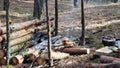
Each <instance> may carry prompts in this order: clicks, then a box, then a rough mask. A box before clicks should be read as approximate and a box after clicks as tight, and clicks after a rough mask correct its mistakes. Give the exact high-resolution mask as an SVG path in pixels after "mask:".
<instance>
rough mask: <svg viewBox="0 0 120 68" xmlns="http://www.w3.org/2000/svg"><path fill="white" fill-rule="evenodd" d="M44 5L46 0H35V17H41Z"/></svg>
mask: <svg viewBox="0 0 120 68" xmlns="http://www.w3.org/2000/svg"><path fill="white" fill-rule="evenodd" d="M43 6H44V0H34V12H33V17H37V18H38V19H40V17H41V14H42V9H43Z"/></svg>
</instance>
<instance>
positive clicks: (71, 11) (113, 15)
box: [0, 0, 120, 68]
mask: <svg viewBox="0 0 120 68" xmlns="http://www.w3.org/2000/svg"><path fill="white" fill-rule="evenodd" d="M2 7H3V0H0V11H2ZM49 11H50V12H49V15H50V16H54V1H53V0H51V1H50V0H49ZM80 12H81V10H80V6H79V8H74V7H73V5H72V3H71V2H68V1H65V0H60V1H59V34H60V35H62V36H67V37H69V38H70V39H73V38H78V37H80V36H81V22H80V19H81V13H80ZM43 13H44V14H43V17H45V12H43ZM32 14H33V0H11V1H10V19H11V20H12V22H13V23H19V22H23V21H28V20H32V19H34V18H33V17H32V16H33V15H32ZM0 22H1V24H3V23H5V15H4V14H3V15H2V14H1V15H0ZM85 26H86V33H85V34H86V36H87V37H89V38H90V39H91V40H92V42H91V43H89V44H86V46H85V47H92V48H99V46H100V45H101V40H102V37H103V36H114V37H116V38H120V3H110V4H105V5H99V6H96V5H91V4H89V3H88V4H85ZM99 30H101V32H98V33H95V34H94V32H96V31H99ZM73 58H74V59H79V57H78V56H77V57H76V56H74V57H72V59H73ZM80 61H81V60H80ZM85 62H87V61H85ZM18 66H19V65H18ZM1 68H2V67H1ZM3 68H4V67H3ZM15 68H16V67H15ZM20 68H22V67H20Z"/></svg>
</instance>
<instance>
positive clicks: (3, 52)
mask: <svg viewBox="0 0 120 68" xmlns="http://www.w3.org/2000/svg"><path fill="white" fill-rule="evenodd" d="M5 54H6V53H5V50H4V49H2V48H0V58H4V57H5Z"/></svg>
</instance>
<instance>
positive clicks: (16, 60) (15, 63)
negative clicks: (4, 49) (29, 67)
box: [10, 55, 24, 65]
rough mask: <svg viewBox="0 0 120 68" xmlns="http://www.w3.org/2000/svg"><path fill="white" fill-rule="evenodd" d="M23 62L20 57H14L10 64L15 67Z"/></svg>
mask: <svg viewBox="0 0 120 68" xmlns="http://www.w3.org/2000/svg"><path fill="white" fill-rule="evenodd" d="M23 60H24V58H23V56H22V55H16V56H14V57H12V58H11V59H10V64H12V65H17V64H20V63H22V62H23Z"/></svg>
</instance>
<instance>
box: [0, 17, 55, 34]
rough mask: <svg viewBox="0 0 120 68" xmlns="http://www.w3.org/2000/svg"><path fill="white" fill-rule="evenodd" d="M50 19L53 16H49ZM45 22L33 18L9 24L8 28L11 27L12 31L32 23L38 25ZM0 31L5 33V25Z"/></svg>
mask: <svg viewBox="0 0 120 68" xmlns="http://www.w3.org/2000/svg"><path fill="white" fill-rule="evenodd" d="M51 20H54V18H51V19H50V21H51ZM45 22H47V21H46V20H42V21H40V20H38V19H35V20H31V21H27V22H23V23H14V24H12V25H10V29H11V32H12V31H16V30H20V29H24V28H28V27H30V26H32V25H40V24H42V23H45ZM0 32H1V34H4V33H6V27H2V28H0ZM1 34H0V35H1Z"/></svg>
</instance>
